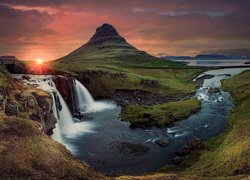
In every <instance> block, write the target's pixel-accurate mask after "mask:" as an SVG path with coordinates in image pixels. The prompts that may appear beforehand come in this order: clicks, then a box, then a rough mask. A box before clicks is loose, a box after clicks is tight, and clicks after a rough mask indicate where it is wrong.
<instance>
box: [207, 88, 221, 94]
mask: <svg viewBox="0 0 250 180" xmlns="http://www.w3.org/2000/svg"><path fill="white" fill-rule="evenodd" d="M219 92H220V88H218V87H215V88H209V90H208V93H210V94H214V93H219Z"/></svg>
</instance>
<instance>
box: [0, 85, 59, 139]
mask: <svg viewBox="0 0 250 180" xmlns="http://www.w3.org/2000/svg"><path fill="white" fill-rule="evenodd" d="M12 84H14V83H13V82H12ZM39 92H40V93H39ZM52 103H53V102H52V99H51V97H50V95H48V94H47V93H44V92H41V90H38V89H32V88H31V89H29V90H25V89H23V87H22V85H21V84H19V85H18V84H14V88H13V85H12V86H4V87H1V91H0V113H1V112H2V113H4V114H5V115H6V116H9V117H13V116H14V117H20V116H22V117H25V118H27V119H31V120H34V121H37V122H39V124H40V125H41V130H42V131H43V132H44V133H45V134H47V135H51V134H52V132H53V129H54V128H55V124H56V119H55V117H54V115H53V113H52V111H51V109H52Z"/></svg>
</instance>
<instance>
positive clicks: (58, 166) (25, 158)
mask: <svg viewBox="0 0 250 180" xmlns="http://www.w3.org/2000/svg"><path fill="white" fill-rule="evenodd" d="M0 139H1V141H0V162H1V163H0V178H1V179H6V178H9V179H13V178H14V179H15V178H25V179H29V178H38V179H41V178H42V179H55V178H56V179H60V178H63V179H100V178H101V179H105V177H104V176H103V175H100V174H98V173H97V172H95V171H94V170H92V169H91V168H89V167H88V166H87V165H85V164H84V163H82V162H80V161H79V160H77V159H75V158H74V157H73V156H72V155H71V153H70V152H69V151H68V150H67V149H66V148H65V147H64V146H63V145H61V144H59V143H57V142H55V141H53V140H51V139H50V138H49V137H48V136H46V135H45V134H43V133H42V132H41V131H40V130H39V124H38V123H37V122H35V121H31V120H29V119H19V118H16V117H3V116H2V118H1V119H0Z"/></svg>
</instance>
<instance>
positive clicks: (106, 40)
mask: <svg viewBox="0 0 250 180" xmlns="http://www.w3.org/2000/svg"><path fill="white" fill-rule="evenodd" d="M152 60H159V58H157V57H154V56H151V55H149V54H148V53H146V52H145V51H140V50H138V49H137V48H135V47H134V46H132V45H131V44H129V43H128V42H127V41H126V39H125V38H123V37H122V36H121V35H120V34H119V33H118V32H117V30H116V29H115V28H114V27H113V26H112V25H110V24H106V23H105V24H103V25H102V26H100V27H98V28H97V29H96V32H95V34H94V35H93V36H92V37H91V38H90V40H89V41H88V42H87V43H86V44H84V45H83V46H81V47H80V48H78V49H76V50H75V51H73V52H71V53H70V54H68V55H67V56H65V57H63V58H60V59H59V60H58V62H59V63H74V62H77V63H81V62H87V63H88V64H91V62H92V63H94V64H96V61H99V62H100V63H102V64H110V63H111V64H117V63H123V64H124V63H125V64H126V63H129V64H135V63H136V64H138V63H146V62H149V61H152Z"/></svg>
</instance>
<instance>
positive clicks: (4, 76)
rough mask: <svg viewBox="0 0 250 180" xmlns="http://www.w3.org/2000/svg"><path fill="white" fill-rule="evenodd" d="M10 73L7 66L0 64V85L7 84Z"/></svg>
mask: <svg viewBox="0 0 250 180" xmlns="http://www.w3.org/2000/svg"><path fill="white" fill-rule="evenodd" d="M9 79H10V78H9V75H8V73H7V70H6V68H5V67H4V66H3V65H0V86H5V85H7V84H8V82H9Z"/></svg>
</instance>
